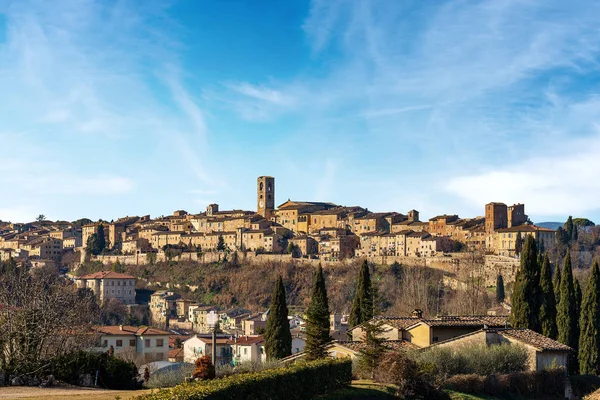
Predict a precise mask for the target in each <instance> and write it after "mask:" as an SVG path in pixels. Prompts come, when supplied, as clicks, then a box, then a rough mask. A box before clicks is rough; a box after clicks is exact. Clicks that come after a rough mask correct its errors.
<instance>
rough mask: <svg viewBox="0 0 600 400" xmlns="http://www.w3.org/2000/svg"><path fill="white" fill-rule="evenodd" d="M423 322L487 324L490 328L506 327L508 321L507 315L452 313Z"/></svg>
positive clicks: (452, 324)
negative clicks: (463, 314) (461, 314)
mask: <svg viewBox="0 0 600 400" xmlns="http://www.w3.org/2000/svg"><path fill="white" fill-rule="evenodd" d="M421 322H423V323H425V324H427V325H429V326H481V327H483V325H486V326H488V327H490V328H494V327H495V328H498V327H505V326H506V325H507V323H508V317H506V316H492V315H480V316H459V315H456V316H455V315H450V316H442V317H436V318H433V319H423V320H421Z"/></svg>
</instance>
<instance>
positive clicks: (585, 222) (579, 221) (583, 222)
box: [573, 218, 596, 228]
mask: <svg viewBox="0 0 600 400" xmlns="http://www.w3.org/2000/svg"><path fill="white" fill-rule="evenodd" d="M573 225H574V226H578V227H582V228H588V227H590V226H596V224H594V222H593V221H590V220H589V219H587V218H573Z"/></svg>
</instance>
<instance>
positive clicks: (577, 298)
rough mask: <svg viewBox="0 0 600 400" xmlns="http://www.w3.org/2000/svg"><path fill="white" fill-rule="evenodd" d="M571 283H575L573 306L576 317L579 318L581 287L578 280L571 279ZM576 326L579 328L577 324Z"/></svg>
mask: <svg viewBox="0 0 600 400" xmlns="http://www.w3.org/2000/svg"><path fill="white" fill-rule="evenodd" d="M573 282H574V283H575V305H576V309H577V315H578V316H579V315H580V314H581V301H582V299H581V297H582V295H583V294H582V293H581V285H580V284H579V279H577V278H573ZM577 321H579V320H577ZM577 326H579V322H578V325H577ZM578 330H579V329H578Z"/></svg>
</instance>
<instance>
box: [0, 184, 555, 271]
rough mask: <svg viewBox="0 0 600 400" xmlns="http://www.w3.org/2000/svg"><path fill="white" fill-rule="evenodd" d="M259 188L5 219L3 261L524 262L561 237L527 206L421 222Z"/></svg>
mask: <svg viewBox="0 0 600 400" xmlns="http://www.w3.org/2000/svg"><path fill="white" fill-rule="evenodd" d="M256 189H257V194H256V201H257V208H256V210H255V211H251V210H220V209H219V205H218V204H210V205H209V206H208V207H207V208H206V211H205V212H201V213H190V212H187V211H184V210H178V211H175V212H174V213H173V215H169V216H161V217H157V218H151V217H150V216H149V215H146V216H142V217H138V216H127V217H123V218H119V219H117V220H115V221H111V222H108V221H102V220H100V221H96V222H92V221H89V220H85V219H84V220H80V221H78V223H71V222H66V221H48V220H45V219H43V218H39V219H38V220H37V221H35V222H29V223H16V222H15V223H9V222H0V259H1V260H7V259H9V258H12V259H14V260H17V261H19V262H26V263H28V264H30V265H33V266H39V265H61V264H64V263H65V255H70V256H71V257H69V260H71V261H72V260H73V256H74V255H76V256H77V257H78V259H79V261H81V262H83V261H85V260H88V259H90V258H91V259H96V260H99V261H103V262H105V263H107V264H108V263H112V262H114V261H115V260H117V259H119V260H120V262H122V263H125V264H132V263H134V264H143V263H147V262H149V261H153V260H156V259H158V260H165V259H168V258H171V257H173V256H179V257H181V255H182V254H187V259H190V260H192V259H194V260H197V259H198V257H204V258H206V257H210V255H213V256H214V255H215V254H218V253H219V252H244V254H247V253H249V252H250V253H253V254H254V255H273V254H289V255H291V256H292V257H294V258H308V259H318V260H321V261H339V260H343V259H348V258H352V257H367V258H374V257H384V258H386V259H388V261H389V262H391V261H390V260H393V259H394V257H397V258H427V257H434V256H439V255H441V254H448V253H453V252H458V251H464V250H478V251H484V252H485V253H486V254H495V255H498V256H504V257H514V256H515V255H516V254H517V253H518V247H519V243H518V242H519V240H523V239H524V237H525V236H526V235H532V236H534V238H535V239H536V240H537V241H538V242H539V243H541V244H542V245H543V246H544V247H545V248H547V249H548V248H551V247H552V246H554V244H555V240H554V234H555V232H554V231H553V230H552V229H548V228H542V227H538V226H535V225H534V224H532V223H531V221H530V220H529V219H528V217H527V215H526V214H525V205H524V204H515V205H512V206H507V205H505V204H503V203H495V202H493V203H489V204H486V205H485V209H484V211H485V213H484V216H476V217H471V218H461V217H459V216H458V215H438V216H436V217H433V218H430V219H429V220H428V221H421V220H420V218H419V212H418V211H416V210H410V211H408V212H406V214H403V213H401V212H397V211H389V212H372V211H370V210H368V209H366V208H363V207H360V206H352V207H347V206H341V205H337V204H333V203H330V202H314V201H294V200H289V199H288V200H287V201H285V202H283V203H282V204H280V205H279V206H278V207H275V179H274V178H273V177H269V176H261V177H259V178H258V180H257V187H256ZM82 222H87V223H82ZM98 235H102V236H103V240H98Z"/></svg>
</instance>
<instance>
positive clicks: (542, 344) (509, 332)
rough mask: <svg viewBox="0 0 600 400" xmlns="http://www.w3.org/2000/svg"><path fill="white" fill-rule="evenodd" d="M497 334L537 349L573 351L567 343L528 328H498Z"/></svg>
mask: <svg viewBox="0 0 600 400" xmlns="http://www.w3.org/2000/svg"><path fill="white" fill-rule="evenodd" d="M497 332H498V334H499V335H501V336H504V337H507V338H512V339H516V340H518V341H520V342H523V343H525V344H528V345H530V346H533V347H535V348H536V349H538V350H542V351H544V350H546V351H573V349H572V348H570V347H569V346H567V345H564V344H562V343H559V342H557V341H556V340H553V339H550V338H549V337H546V336H544V335H540V334H539V333H537V332H534V331H532V330H529V329H499V330H498V331H497Z"/></svg>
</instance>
